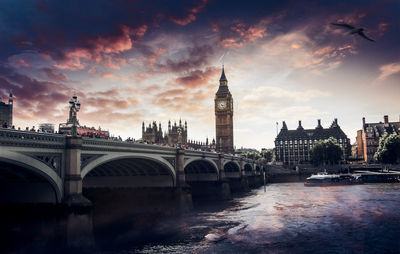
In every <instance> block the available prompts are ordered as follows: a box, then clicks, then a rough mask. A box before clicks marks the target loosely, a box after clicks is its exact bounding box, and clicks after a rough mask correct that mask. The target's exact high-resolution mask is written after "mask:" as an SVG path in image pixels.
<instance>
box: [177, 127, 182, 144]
mask: <svg viewBox="0 0 400 254" xmlns="http://www.w3.org/2000/svg"><path fill="white" fill-rule="evenodd" d="M177 131H178V148H179V149H181V148H182V128H181V127H179V128H178V130H177Z"/></svg>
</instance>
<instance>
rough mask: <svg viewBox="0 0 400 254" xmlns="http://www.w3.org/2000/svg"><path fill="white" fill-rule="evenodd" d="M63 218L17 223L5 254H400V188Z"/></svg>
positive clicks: (276, 190)
mask: <svg viewBox="0 0 400 254" xmlns="http://www.w3.org/2000/svg"><path fill="white" fill-rule="evenodd" d="M41 209H43V208H41ZM118 211H119V210H118ZM56 214H57V213H55V214H54V213H49V212H47V213H46V214H44V215H43V214H42V215H41V216H39V217H38V216H31V217H29V218H26V217H24V218H19V217H18V216H19V214H18V213H17V214H14V215H13V216H11V217H10V215H9V216H8V217H7V218H8V220H7V223H6V224H4V221H3V225H2V226H1V231H0V234H1V235H0V237H1V239H2V247H3V248H2V251H4V252H10V253H55V252H57V253H70V252H73V253H80V252H82V253H118V254H122V253H400V184H364V185H354V186H336V187H304V186H303V183H279V184H269V185H267V187H266V192H264V189H263V187H261V188H259V189H255V190H252V191H251V192H249V193H247V194H242V195H240V196H236V197H234V198H233V199H232V200H231V201H226V202H222V201H221V202H218V201H214V202H207V201H202V202H195V203H194V209H193V211H191V212H189V213H186V214H183V215H165V214H163V213H160V212H156V213H155V214H153V215H148V216H139V215H138V217H135V216H121V215H120V213H119V212H117V209H116V208H115V207H112V206H110V211H109V212H107V213H102V214H99V213H96V211H94V212H93V213H91V214H73V215H71V214H70V215H56ZM9 218H12V219H11V220H10V219H9Z"/></svg>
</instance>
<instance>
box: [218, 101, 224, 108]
mask: <svg viewBox="0 0 400 254" xmlns="http://www.w3.org/2000/svg"><path fill="white" fill-rule="evenodd" d="M217 107H218V108H219V109H224V108H226V101H219V102H218V104H217Z"/></svg>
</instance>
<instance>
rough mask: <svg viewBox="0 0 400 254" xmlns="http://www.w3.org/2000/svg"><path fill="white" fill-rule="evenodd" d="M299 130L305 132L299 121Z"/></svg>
mask: <svg viewBox="0 0 400 254" xmlns="http://www.w3.org/2000/svg"><path fill="white" fill-rule="evenodd" d="M297 129H298V130H303V126H301V120H299V127H297Z"/></svg>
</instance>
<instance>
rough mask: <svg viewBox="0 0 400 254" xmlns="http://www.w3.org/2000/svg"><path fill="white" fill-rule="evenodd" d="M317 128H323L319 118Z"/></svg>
mask: <svg viewBox="0 0 400 254" xmlns="http://www.w3.org/2000/svg"><path fill="white" fill-rule="evenodd" d="M316 129H322V125H321V119H318V126H317V127H316Z"/></svg>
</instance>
